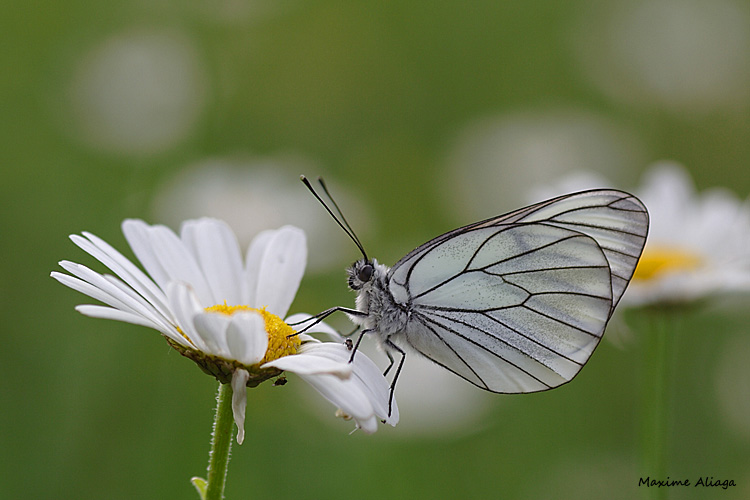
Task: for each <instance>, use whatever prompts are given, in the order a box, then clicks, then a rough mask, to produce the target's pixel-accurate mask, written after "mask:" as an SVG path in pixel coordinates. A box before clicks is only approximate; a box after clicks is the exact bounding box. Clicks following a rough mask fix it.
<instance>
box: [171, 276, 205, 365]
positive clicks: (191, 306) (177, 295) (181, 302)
mask: <svg viewBox="0 0 750 500" xmlns="http://www.w3.org/2000/svg"><path fill="white" fill-rule="evenodd" d="M166 292H167V299H168V300H169V306H170V309H171V310H172V312H173V313H174V316H175V321H176V322H177V326H178V327H179V328H180V330H182V333H183V334H184V335H185V336H186V337H187V338H188V339H189V340H190V341H191V342H192V343H193V345H194V346H195V348H196V349H198V350H200V351H203V352H208V348H207V347H206V344H205V342H203V339H201V337H200V335H198V332H196V331H195V326H194V325H193V317H194V316H195V315H197V314H200V313H202V312H203V308H202V307H201V305H200V304H199V303H198V299H197V297H196V296H195V293H193V290H192V288H191V287H190V286H189V285H187V284H186V283H175V282H172V283H167V289H166Z"/></svg>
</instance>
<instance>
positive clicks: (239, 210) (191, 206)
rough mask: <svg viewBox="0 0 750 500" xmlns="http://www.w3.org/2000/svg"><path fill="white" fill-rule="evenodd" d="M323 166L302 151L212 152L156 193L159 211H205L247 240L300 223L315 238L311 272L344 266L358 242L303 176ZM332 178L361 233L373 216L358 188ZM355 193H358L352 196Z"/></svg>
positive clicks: (183, 214) (163, 214) (173, 216)
mask: <svg viewBox="0 0 750 500" xmlns="http://www.w3.org/2000/svg"><path fill="white" fill-rule="evenodd" d="M318 172H319V168H317V167H316V166H315V165H313V164H312V163H311V162H310V161H307V160H305V159H303V158H300V157H291V156H289V157H284V156H277V157H266V158H249V159H232V158H209V159H205V160H202V161H199V162H197V163H195V164H193V165H189V166H187V167H185V168H184V169H182V170H181V171H180V172H179V173H177V174H176V175H175V176H174V177H173V178H172V179H170V180H168V181H167V182H166V183H165V184H164V185H163V186H162V187H161V189H160V192H159V193H158V195H157V196H155V197H154V206H153V213H154V217H155V218H156V219H158V220H161V221H165V222H166V223H167V224H169V225H175V224H178V223H179V221H181V220H184V219H189V218H194V217H200V216H210V217H216V218H219V219H222V220H225V221H227V222H228V223H229V224H230V226H231V227H232V228H234V230H235V232H236V234H237V237H238V239H239V241H240V244H242V245H246V244H247V243H249V241H250V239H251V238H252V237H253V236H254V235H255V234H257V233H258V232H259V231H261V230H263V229H266V228H268V227H276V226H281V225H284V224H294V225H295V226H297V227H300V228H302V229H304V231H305V232H306V234H307V235H308V238H309V246H310V249H311V251H310V256H309V265H308V271H309V272H320V271H323V270H330V269H340V270H341V272H342V278H341V282H342V283H344V277H343V276H344V275H343V270H344V268H345V267H346V266H347V265H349V264H350V263H351V262H352V261H353V260H354V259H356V258H357V257H358V255H359V254H358V252H357V249H356V247H355V246H354V244H353V243H352V242H351V240H349V239H348V238H347V236H346V234H344V232H343V231H342V230H341V229H340V228H339V227H338V226H337V225H336V223H335V222H334V221H333V220H331V218H330V217H329V216H328V214H327V213H326V211H325V209H324V208H323V207H321V206H320V204H319V203H318V202H317V201H316V200H315V198H313V196H312V195H311V194H310V193H309V192H308V191H307V189H306V188H305V187H304V185H303V184H302V182H300V180H299V176H300V174H306V175H308V176H309V177H310V178H311V179H314V178H315V176H316V174H317V173H318ZM326 182H327V184H328V186H329V189H330V190H331V192H332V194H333V195H334V196H335V197H336V201H337V202H338V203H339V205H340V206H341V207H342V208H343V209H344V210H345V214H346V217H347V219H348V220H349V222H350V223H351V224H352V226H353V227H354V229H355V231H356V232H357V234H358V235H359V236H360V238H366V236H367V234H368V233H369V232H370V228H371V224H372V221H371V219H370V217H369V212H368V211H366V210H365V207H364V206H363V203H362V201H361V200H360V199H359V198H357V197H356V193H351V191H349V190H347V189H346V188H342V187H341V186H340V185H338V184H337V183H336V181H335V179H330V178H327V179H326ZM352 194H353V195H354V196H352Z"/></svg>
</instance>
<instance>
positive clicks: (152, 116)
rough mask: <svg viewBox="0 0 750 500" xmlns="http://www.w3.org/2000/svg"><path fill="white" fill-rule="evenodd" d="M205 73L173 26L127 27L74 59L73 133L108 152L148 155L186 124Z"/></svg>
mask: <svg viewBox="0 0 750 500" xmlns="http://www.w3.org/2000/svg"><path fill="white" fill-rule="evenodd" d="M207 85H208V75H207V73H206V71H205V69H204V67H203V64H202V62H201V60H200V57H199V56H198V52H197V50H196V48H195V46H194V44H193V42H192V40H191V39H190V38H189V37H188V36H187V35H186V34H184V33H182V32H180V31H177V30H174V29H148V28H133V29H130V30H127V31H124V32H122V33H118V34H115V35H112V36H110V37H109V38H108V39H106V40H104V41H102V42H100V43H99V45H97V46H96V47H94V48H93V49H91V51H90V52H89V53H88V54H85V55H84V56H83V57H82V59H81V60H80V61H79V63H78V66H77V68H76V69H75V73H74V75H73V78H72V82H71V87H70V90H69V101H70V102H69V109H70V113H71V114H72V116H73V119H72V120H69V121H70V122H72V123H73V124H74V132H75V133H76V135H77V136H78V137H79V138H80V139H81V140H82V141H83V142H84V143H86V144H89V145H90V146H92V147H94V148H97V149H102V150H105V151H109V152H115V153H124V154H130V155H136V156H144V155H152V154H157V153H160V152H162V151H165V150H167V149H169V148H171V147H174V146H176V145H177V144H178V143H180V142H181V141H182V140H184V139H185V138H186V137H187V136H188V134H190V132H191V131H192V130H193V127H194V126H195V125H196V123H197V121H198V118H199V117H200V114H201V112H202V111H203V108H204V107H205V104H206V96H207Z"/></svg>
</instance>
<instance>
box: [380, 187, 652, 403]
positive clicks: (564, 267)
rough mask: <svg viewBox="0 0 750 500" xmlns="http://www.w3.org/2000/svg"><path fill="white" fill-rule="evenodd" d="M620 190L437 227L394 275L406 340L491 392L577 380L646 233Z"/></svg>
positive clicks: (640, 210) (635, 207) (640, 214)
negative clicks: (440, 231)
mask: <svg viewBox="0 0 750 500" xmlns="http://www.w3.org/2000/svg"><path fill="white" fill-rule="evenodd" d="M647 231H648V215H647V212H646V210H645V208H644V207H643V205H642V204H641V203H640V202H639V201H638V200H637V199H636V198H634V197H633V196H631V195H629V194H627V193H623V192H620V191H613V190H596V191H586V192H582V193H575V194H572V195H568V196H564V197H560V198H555V199H553V200H549V201H546V202H542V203H538V204H536V205H532V206H530V207H526V208H523V209H520V210H517V211H515V212H511V213H510V214H506V215H503V216H499V217H496V218H493V219H488V220H486V221H481V222H478V223H475V224H471V225H469V226H465V227H463V228H459V229H456V230H454V231H451V232H449V233H446V234H444V235H442V236H439V237H437V238H435V239H433V240H431V241H429V242H427V243H425V244H424V245H422V246H420V247H418V248H417V249H415V250H414V251H413V252H411V253H409V254H408V255H407V256H406V257H404V258H403V259H401V260H400V261H399V262H398V263H397V264H396V265H395V266H394V267H393V268H392V269H391V271H390V273H389V275H388V279H389V290H390V292H391V293H392V295H393V297H394V299H395V301H396V302H397V303H399V304H401V306H402V307H404V308H406V310H408V311H409V312H410V319H409V323H408V325H407V328H406V329H405V331H404V336H405V339H406V342H407V343H408V344H410V345H411V346H412V347H413V348H415V349H416V350H417V351H419V352H421V353H422V354H424V355H425V356H427V357H428V358H430V359H432V360H433V361H435V362H436V363H438V364H440V365H442V366H444V367H445V368H447V369H449V370H451V371H453V372H455V373H456V374H458V375H460V376H462V377H464V378H466V379H467V380H469V381H470V382H472V383H474V384H476V385H478V386H479V387H482V388H484V389H487V390H490V391H493V392H534V391H540V390H545V389H549V388H552V387H556V386H558V385H560V384H563V383H565V382H567V381H569V380H570V379H572V378H573V377H574V376H575V375H576V374H577V373H578V371H579V370H580V369H581V367H582V366H583V364H584V363H585V362H586V361H587V360H588V358H589V356H590V355H591V353H592V352H593V351H594V349H595V348H596V346H597V344H598V342H599V340H600V339H601V336H602V334H603V333H604V328H605V326H606V324H607V321H608V319H609V317H610V316H611V314H612V311H613V308H614V306H615V305H616V304H617V301H619V299H620V297H621V296H622V293H623V292H624V290H625V287H626V286H627V284H628V282H629V280H630V278H631V276H632V274H633V271H634V269H635V265H636V263H637V261H638V258H639V256H640V254H641V251H642V249H643V245H644V243H645V237H646V233H647Z"/></svg>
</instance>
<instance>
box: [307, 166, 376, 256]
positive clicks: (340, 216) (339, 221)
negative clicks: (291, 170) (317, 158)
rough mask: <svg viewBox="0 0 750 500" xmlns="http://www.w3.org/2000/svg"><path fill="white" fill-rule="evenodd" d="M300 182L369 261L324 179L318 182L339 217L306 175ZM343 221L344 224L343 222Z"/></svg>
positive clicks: (319, 179)
mask: <svg viewBox="0 0 750 500" xmlns="http://www.w3.org/2000/svg"><path fill="white" fill-rule="evenodd" d="M299 178H300V180H301V181H302V183H303V184H304V185H305V186H306V187H307V189H308V190H310V192H311V193H312V194H313V196H315V199H316V200H318V202H320V204H321V205H323V208H325V209H326V212H328V214H329V215H330V216H331V217H332V218H333V220H335V221H336V224H338V225H339V227H340V228H341V229H343V230H344V232H345V233H346V235H347V236H348V237H349V238H350V239H351V240H352V241H353V242H354V244H355V245H357V248H359V251H360V252H362V256H363V257H364V258H365V260H367V261H369V260H370V259H369V258H368V257H367V252H365V247H364V246H362V243H361V242H360V241H359V238H357V235H356V234H354V230H352V228H351V226H350V225H349V222H347V220H346V218H345V217H344V214H343V213H341V209H340V208H339V206H338V204H337V203H336V201H334V199H333V197H332V196H331V193H329V192H328V188H327V187H326V185H325V183H324V182H323V179H321V178H320V177H318V182H319V183H320V186H321V187H322V188H323V192H325V194H326V196H328V199H329V200H331V203H332V204H333V206H334V208H336V213H338V216H337V215H336V213H334V212H333V210H331V208H330V207H329V206H328V204H327V203H326V202H325V201H323V198H321V197H320V195H319V194H318V193H317V192H316V191H315V188H313V187H312V184H310V181H308V180H307V177H305V176H304V175H300V177H299ZM342 221H343V222H342Z"/></svg>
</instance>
